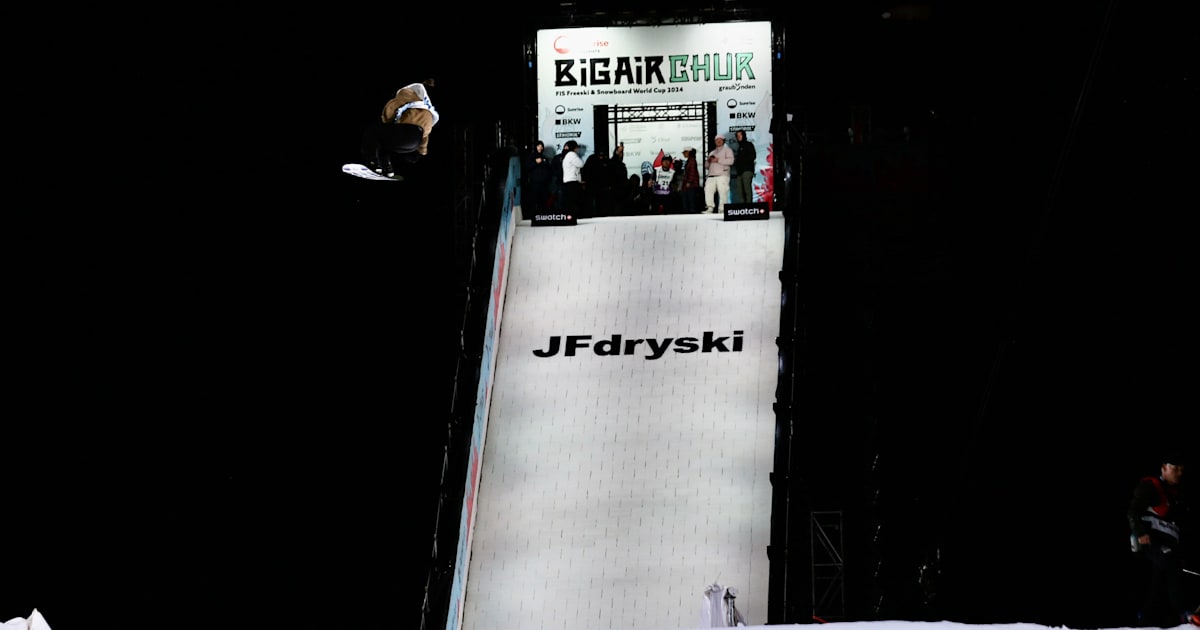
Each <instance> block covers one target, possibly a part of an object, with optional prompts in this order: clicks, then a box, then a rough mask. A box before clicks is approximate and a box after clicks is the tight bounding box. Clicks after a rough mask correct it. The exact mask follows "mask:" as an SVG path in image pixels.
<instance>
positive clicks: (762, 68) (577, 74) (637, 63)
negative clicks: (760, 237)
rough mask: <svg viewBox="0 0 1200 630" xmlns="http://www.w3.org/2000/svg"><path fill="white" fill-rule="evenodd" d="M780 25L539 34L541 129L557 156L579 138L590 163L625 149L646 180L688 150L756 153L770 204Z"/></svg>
mask: <svg viewBox="0 0 1200 630" xmlns="http://www.w3.org/2000/svg"><path fill="white" fill-rule="evenodd" d="M771 66H772V64H771V23H770V22H723V23H713V24H678V25H664V26H627V27H593V28H560V29H547V30H540V31H538V33H537V98H538V114H539V117H538V120H539V129H538V133H539V136H540V139H541V140H542V141H544V142H545V143H546V147H547V149H549V150H551V151H553V152H554V153H558V152H561V151H562V146H563V144H564V143H565V142H566V141H568V140H575V141H576V142H578V143H579V144H580V145H581V147H582V148H583V150H582V151H581V157H583V158H584V159H585V160H586V159H587V157H588V156H589V155H590V154H592V153H595V152H598V151H600V152H604V153H607V154H609V155H611V154H612V152H613V149H614V148H615V147H616V146H617V145H618V144H622V143H623V144H624V145H625V165H626V167H627V168H628V169H629V172H630V174H639V169H642V168H644V165H646V164H653V163H654V161H655V160H656V159H657V158H658V157H659V156H660V151H661V152H662V154H666V155H670V156H673V157H676V158H682V152H683V149H684V148H685V147H694V148H695V149H697V155H698V156H699V157H700V158H701V159H703V156H704V155H705V153H707V152H708V151H709V150H710V149H712V148H713V144H712V137H713V136H715V135H716V134H718V133H720V134H723V135H724V136H725V138H726V142H727V143H728V144H729V146H730V147H731V148H733V149H734V150H736V149H737V145H736V139H735V137H734V132H735V131H739V130H741V131H744V132H745V133H746V139H747V140H749V141H750V142H752V143H754V146H755V147H756V149H757V151H756V153H757V160H756V163H755V169H754V171H755V177H754V188H755V191H756V192H755V197H756V199H755V200H756V201H770V197H769V195H770V192H771V188H772V186H771V183H772V182H771V178H770V175H769V173H768V171H769V167H770V161H771V145H772V138H771V131H770V126H771V112H772V109H773V105H772V100H773V99H772V94H771Z"/></svg>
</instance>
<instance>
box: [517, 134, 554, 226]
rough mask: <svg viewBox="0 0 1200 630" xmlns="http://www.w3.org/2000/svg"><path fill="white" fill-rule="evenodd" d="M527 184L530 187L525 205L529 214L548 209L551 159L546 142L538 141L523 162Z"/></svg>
mask: <svg viewBox="0 0 1200 630" xmlns="http://www.w3.org/2000/svg"><path fill="white" fill-rule="evenodd" d="M522 168H523V169H524V173H523V175H524V178H525V185H526V186H528V187H529V189H528V191H526V194H525V201H524V203H525V206H526V208H525V209H526V210H527V211H528V215H530V216H532V215H533V214H534V213H537V212H541V211H543V210H546V209H547V207H546V206H547V201H548V200H549V198H550V159H549V158H547V157H546V144H545V143H544V142H542V141H541V140H538V141H537V144H536V145H534V147H533V149H531V150H530V151H529V154H528V155H526V156H525V162H524V164H522Z"/></svg>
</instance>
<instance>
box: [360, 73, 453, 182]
mask: <svg viewBox="0 0 1200 630" xmlns="http://www.w3.org/2000/svg"><path fill="white" fill-rule="evenodd" d="M433 85H434V82H433V79H425V80H424V81H422V82H420V83H410V84H408V85H406V86H404V87H402V88H400V89H399V90H396V96H395V97H394V98H392V99H390V100H389V101H388V102H387V103H385V104H384V106H383V111H382V112H380V115H379V120H378V121H376V122H373V123H372V124H370V125H368V126H367V129H366V130H365V131H364V132H363V141H362V153H363V160H364V162H365V163H366V164H367V166H368V167H369V168H370V169H371V170H372V171H374V172H376V173H378V174H380V175H385V176H387V177H395V175H396V171H395V169H394V167H393V165H392V156H393V154H396V155H399V156H400V157H401V158H402V159H404V160H405V161H406V162H409V163H412V162H416V161H417V160H419V159H421V156H423V155H425V154H426V153H427V152H428V149H429V133H430V132H431V131H433V126H434V125H436V124H437V121H438V118H439V116H438V112H437V109H435V108H434V107H433V102H432V101H431V100H430V99H429V90H428V88H431V87H433Z"/></svg>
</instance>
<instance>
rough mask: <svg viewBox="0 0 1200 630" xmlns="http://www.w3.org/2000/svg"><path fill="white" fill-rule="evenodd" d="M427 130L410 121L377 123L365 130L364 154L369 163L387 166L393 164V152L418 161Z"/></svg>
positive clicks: (363, 139) (407, 159)
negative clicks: (422, 140)
mask: <svg viewBox="0 0 1200 630" xmlns="http://www.w3.org/2000/svg"><path fill="white" fill-rule="evenodd" d="M424 136H425V130H424V129H422V128H421V126H420V125H411V124H408V123H375V124H372V125H368V126H367V128H366V129H365V130H364V131H363V138H362V154H363V159H364V160H365V161H367V162H368V163H374V164H377V165H379V166H383V167H385V168H387V167H389V166H390V165H391V156H392V154H399V155H401V156H402V157H403V158H404V159H405V160H406V161H408V162H416V161H417V160H418V159H419V158H420V157H421V154H419V153H417V148H418V147H420V146H421V138H422V137H424Z"/></svg>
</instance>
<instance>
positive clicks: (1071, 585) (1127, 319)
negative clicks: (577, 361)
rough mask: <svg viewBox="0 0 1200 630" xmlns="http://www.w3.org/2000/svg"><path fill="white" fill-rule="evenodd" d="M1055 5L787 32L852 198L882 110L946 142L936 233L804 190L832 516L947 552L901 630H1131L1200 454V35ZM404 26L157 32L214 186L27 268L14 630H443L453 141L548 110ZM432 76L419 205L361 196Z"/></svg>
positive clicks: (505, 73)
mask: <svg viewBox="0 0 1200 630" xmlns="http://www.w3.org/2000/svg"><path fill="white" fill-rule="evenodd" d="M1056 4H1057V6H1056V7H1055V8H1053V9H1050V8H1046V7H1036V8H1035V7H1022V6H1012V5H981V4H972V5H971V6H969V7H963V6H948V7H942V6H934V7H928V5H925V8H930V9H931V13H930V15H929V17H928V19H925V18H923V17H922V16H921V15H920V14H919V12H918V15H916V16H915V17H914V19H908V18H907V14H904V13H903V12H899V13H898V17H896V18H894V19H892V20H887V21H885V20H882V19H881V18H880V17H879V16H880V14H881V13H882V10H883V9H886V8H889V7H888V5H886V4H877V3H851V4H849V5H847V4H845V3H829V6H815V5H810V6H806V7H796V8H795V10H794V12H789V13H788V14H787V16H786V17H784V18H779V19H780V20H782V21H785V22H786V23H787V24H788V55H789V69H788V85H787V94H788V96H789V100H790V102H791V103H792V105H791V109H792V110H793V111H794V112H795V114H796V117H795V120H794V124H795V126H797V127H799V128H801V129H803V130H804V131H806V133H808V134H809V136H810V137H811V138H812V142H813V144H812V149H811V154H806V156H805V158H806V164H805V165H806V170H808V171H810V172H811V173H820V172H825V173H829V174H831V175H838V168H839V166H838V165H839V164H841V162H838V161H837V159H835V158H833V157H830V156H834V155H838V154H837V153H836V151H835V150H834V149H833V147H834V146H835V145H836V144H837V141H836V140H835V138H836V137H837V134H839V133H842V132H843V131H844V129H845V128H846V126H847V121H848V119H849V113H848V112H849V111H850V110H851V108H852V107H854V106H856V105H858V106H861V105H864V104H869V105H870V106H871V108H872V112H873V115H874V117H875V120H876V121H877V125H878V127H879V128H880V129H881V130H882V129H884V128H885V127H889V126H890V128H893V129H894V128H896V127H897V126H898V123H899V122H900V121H906V122H911V126H912V127H913V128H914V129H915V130H916V131H917V132H918V134H919V135H920V136H921V138H922V139H923V141H925V142H927V146H928V153H927V155H928V162H927V165H928V176H929V185H928V189H927V190H928V198H927V199H928V203H926V204H923V205H919V206H917V205H905V204H897V203H896V201H895V199H894V198H890V197H887V196H886V195H882V196H881V195H880V194H879V193H878V192H877V191H871V190H864V191H859V192H862V193H864V194H859V195H856V194H855V190H854V188H853V186H850V187H838V186H834V185H832V184H829V183H828V182H829V181H834V180H832V179H829V180H823V179H820V178H817V177H815V175H809V177H811V178H812V181H811V183H810V181H809V180H806V181H805V186H806V191H807V190H808V189H809V188H808V187H811V190H812V191H813V193H812V194H813V195H814V197H816V198H817V199H820V200H823V202H824V203H823V205H819V206H815V207H816V209H815V210H813V214H812V215H811V216H810V226H811V227H810V229H811V230H812V232H811V234H812V236H811V239H812V240H811V241H810V242H811V243H813V244H814V250H815V251H817V252H820V254H821V255H820V256H814V258H813V259H814V260H816V261H818V262H815V263H814V266H813V268H812V269H811V272H812V275H811V278H812V279H813V281H812V282H811V284H810V285H809V288H810V289H811V293H810V295H809V296H808V298H807V299H808V300H809V302H810V305H811V309H812V320H811V323H812V327H811V334H812V339H811V356H812V357H813V358H812V361H811V368H812V371H813V374H814V379H813V384H812V385H811V386H812V388H813V389H812V400H813V401H814V402H812V403H811V408H810V411H811V413H812V415H813V417H814V419H818V421H816V422H814V426H815V427H816V428H811V429H806V430H805V433H806V435H807V437H809V438H811V442H810V443H809V445H808V446H806V449H808V451H807V453H808V455H810V457H811V461H813V462H815V463H814V464H813V466H818V465H819V466H820V467H821V468H820V470H819V471H816V470H814V471H813V473H812V474H813V477H814V480H827V481H828V483H826V484H823V485H820V484H818V485H820V487H819V488H817V489H815V490H814V491H813V492H814V500H815V502H816V503H821V502H822V501H825V502H828V503H833V504H836V503H839V502H840V501H841V500H840V499H838V498H836V496H842V497H843V498H844V496H848V495H853V494H859V493H862V492H864V488H866V487H867V486H868V484H869V483H873V482H872V481H871V478H872V477H873V476H876V477H883V478H884V479H885V481H884V482H883V483H882V485H883V486H884V487H885V488H888V489H890V490H891V495H889V496H898V497H902V499H901V501H902V502H903V505H902V506H900V507H896V508H893V512H892V513H894V514H905V515H911V517H910V518H903V519H901V518H898V517H890V520H889V519H885V521H886V522H887V523H888V526H889V528H891V531H903V532H907V535H908V536H911V537H912V538H911V540H916V541H920V544H927V543H928V542H929V541H935V542H938V543H940V544H942V545H944V547H945V548H946V549H947V550H948V552H947V557H945V558H943V565H944V569H945V571H946V575H947V579H946V580H945V584H944V585H943V586H942V588H941V595H940V598H941V600H940V601H939V602H938V604H937V606H934V607H932V608H930V607H926V608H919V609H888V608H886V607H885V609H884V613H883V615H884V616H885V617H891V618H922V617H929V616H933V617H938V616H946V617H949V618H954V619H959V620H963V621H970V622H974V623H990V622H1009V621H1028V622H1037V623H1046V624H1068V625H1074V626H1079V625H1096V626H1119V625H1129V622H1130V619H1129V618H1128V617H1127V615H1128V613H1129V606H1130V605H1131V604H1130V594H1129V584H1128V581H1129V573H1128V569H1129V566H1128V565H1129V564H1130V562H1129V561H1130V558H1129V557H1128V556H1129V554H1128V552H1127V550H1126V547H1125V545H1126V538H1125V531H1124V527H1125V525H1124V508H1125V503H1126V501H1127V499H1128V496H1129V492H1130V490H1131V489H1132V485H1133V484H1134V483H1135V482H1136V480H1137V478H1138V477H1139V476H1140V475H1143V474H1149V473H1152V472H1154V471H1156V470H1157V461H1156V456H1157V453H1158V452H1159V451H1160V450H1161V449H1162V448H1163V447H1165V446H1172V445H1173V446H1178V445H1191V444H1193V443H1194V441H1195V426H1196V423H1195V421H1194V417H1195V413H1194V410H1193V409H1192V407H1193V405H1192V403H1193V401H1194V394H1193V392H1192V388H1193V385H1194V382H1195V378H1194V358H1193V349H1194V338H1195V333H1194V319H1195V318H1194V316H1193V315H1194V312H1195V311H1194V307H1193V306H1191V303H1192V301H1193V298H1192V294H1194V292H1195V291H1194V289H1193V288H1192V287H1193V286H1194V284H1195V283H1194V281H1193V279H1192V273H1191V271H1192V268H1193V265H1192V262H1193V260H1194V254H1193V252H1194V246H1193V243H1192V234H1193V232H1192V231H1191V230H1190V229H1189V227H1190V224H1191V223H1192V221H1191V215H1192V214H1193V213H1194V210H1193V209H1192V206H1193V205H1194V203H1193V200H1194V198H1195V194H1194V191H1193V190H1192V188H1193V187H1194V186H1193V185H1192V182H1193V181H1194V172H1195V166H1196V160H1195V158H1194V157H1193V156H1194V153H1195V146H1196V145H1195V125H1196V121H1195V112H1196V111H1197V108H1196V87H1195V83H1196V76H1197V75H1196V74H1195V72H1194V70H1195V62H1194V59H1193V58H1194V56H1195V55H1194V51H1195V43H1196V37H1195V35H1194V33H1193V30H1194V29H1193V27H1192V25H1193V24H1194V21H1193V20H1192V18H1193V17H1194V9H1191V8H1179V7H1171V8H1167V7H1165V6H1157V5H1155V6H1143V5H1137V6H1134V5H1133V4H1132V3H1124V4H1122V3H1116V2H1114V3H1111V4H1104V3H1097V2H1073V3H1067V4H1066V5H1063V4H1062V3H1056ZM659 8H660V9H662V10H666V9H668V8H669V7H666V6H663V7H659ZM918 8H920V7H918ZM513 10H516V7H514V8H513ZM397 11H398V10H397V9H385V8H379V9H374V8H368V9H363V10H361V11H355V12H350V11H349V10H348V9H338V10H334V9H328V10H319V11H313V10H311V9H308V10H300V12H299V13H297V10H296V9H282V8H281V9H280V10H279V12H278V13H272V14H269V15H259V14H255V15H253V16H250V15H241V14H236V13H228V14H221V15H220V16H219V17H216V16H208V17H209V19H205V20H203V21H197V23H196V26H197V28H196V29H194V31H192V30H189V29H163V30H161V31H157V32H155V33H154V35H155V37H154V38H153V41H155V42H159V41H162V42H168V41H169V42H171V43H172V44H173V45H178V46H177V48H179V49H182V50H181V51H180V64H179V65H178V66H175V67H174V69H173V70H172V71H169V72H165V73H164V74H163V76H164V77H165V79H164V80H163V81H162V82H161V83H160V84H159V85H161V86H162V87H163V88H164V92H163V94H162V95H160V97H165V98H159V99H157V100H156V101H154V102H152V103H141V104H140V109H139V111H141V110H142V109H144V110H147V111H150V110H153V111H155V112H156V113H159V114H161V113H162V112H161V111H158V110H166V115H164V116H162V118H161V120H160V118H159V117H158V116H155V117H154V118H153V120H155V122H154V123H153V125H152V127H153V128H154V129H155V130H157V131H158V132H160V134H161V137H158V139H157V140H154V141H153V142H157V143H159V146H158V147H156V148H155V149H154V151H153V152H151V153H148V154H147V156H146V157H145V159H146V160H147V161H149V162H150V163H151V164H152V166H153V168H155V169H162V171H163V172H167V173H172V174H174V175H175V176H177V177H174V178H172V179H170V180H168V181H170V182H172V183H171V184H169V185H166V186H163V185H161V184H160V185H155V186H153V187H141V188H131V189H130V193H131V196H133V193H134V192H135V191H136V195H137V196H138V197H140V198H142V199H149V200H150V201H151V203H152V205H154V206H156V207H155V208H154V213H153V214H151V215H148V216H147V217H145V218H143V217H139V218H138V219H136V220H132V219H130V218H123V217H121V216H116V214H105V219H106V221H105V225H104V226H103V227H104V230H103V234H105V238H104V239H103V240H104V243H103V245H100V244H98V243H97V242H96V240H97V239H96V238H94V236H95V235H96V234H99V233H100V232H91V231H90V230H89V229H87V228H84V229H71V230H64V229H63V228H64V226H63V225H62V224H60V223H56V222H54V221H52V220H51V221H46V224H45V225H39V226H38V228H37V229H36V230H31V231H30V232H29V233H28V235H25V234H22V236H21V238H19V239H17V240H18V241H19V242H18V243H14V245H15V246H14V248H13V249H12V250H11V251H12V252H13V253H14V256H13V268H12V272H13V273H12V274H11V280H12V282H11V284H10V287H9V289H10V293H9V295H10V300H11V302H10V304H12V305H13V307H12V310H13V311H14V314H15V315H16V317H14V319H13V320H12V323H11V325H10V335H9V340H10V341H9V344H8V346H9V348H10V349H11V353H9V356H10V361H11V365H12V367H13V369H12V370H11V372H10V376H9V378H8V379H7V381H8V382H7V384H8V388H7V389H8V391H9V392H10V396H9V403H10V404H9V405H8V407H9V409H10V413H9V414H6V415H7V416H8V417H7V418H6V420H5V421H4V426H5V430H4V436H5V437H4V440H3V444H4V446H5V454H6V456H7V457H6V466H5V467H6V471H7V472H6V474H5V475H4V482H3V491H4V492H3V495H4V500H5V506H6V509H5V511H4V514H5V517H4V520H5V524H4V532H5V535H4V536H3V538H4V540H5V544H4V548H5V553H4V554H3V558H4V567H5V572H4V577H3V580H2V581H0V619H8V618H10V617H14V616H25V615H28V614H29V612H30V610H32V609H33V608H35V607H36V608H38V609H39V610H41V611H42V612H43V613H44V614H45V615H46V617H47V619H48V621H49V622H50V624H51V625H52V627H54V628H55V629H56V630H69V629H70V628H101V627H129V626H131V625H136V626H154V627H185V626H186V627H191V626H196V627H200V626H206V627H212V626H216V625H242V623H241V622H239V621H237V620H238V619H239V618H243V617H253V618H256V619H259V620H262V621H264V622H265V625H264V626H263V627H279V628H283V627H290V628H310V627H311V628H317V627H320V628H325V629H333V628H356V629H364V628H416V627H418V623H419V618H420V605H421V599H422V590H423V588H424V585H425V580H426V577H427V571H428V564H427V561H428V558H429V556H430V552H431V548H432V532H433V527H434V523H433V518H434V514H435V506H436V497H437V483H438V479H439V478H440V470H439V467H440V463H441V461H442V449H443V448H444V443H445V440H444V438H445V435H446V428H445V427H446V421H447V419H448V418H447V415H448V411H449V404H450V400H451V396H452V392H451V387H452V385H451V382H452V375H453V367H454V360H455V358H456V355H457V348H458V346H457V342H458V340H457V337H456V335H457V326H458V325H459V323H461V313H460V311H459V309H460V307H461V299H462V295H461V291H460V287H461V277H460V275H459V273H460V269H459V267H458V264H457V260H456V259H455V254H456V253H457V252H460V251H461V247H462V243H460V242H456V240H455V239H456V238H457V237H456V233H455V225H454V219H453V217H452V216H451V215H450V213H446V212H437V211H434V212H422V211H421V210H422V209H424V208H431V209H434V210H436V209H437V208H439V207H440V206H439V203H440V200H442V199H444V198H445V196H446V195H445V191H446V190H447V188H448V187H451V186H454V185H455V181H456V178H455V169H456V164H457V162H456V157H457V156H454V155H448V154H447V153H445V152H442V150H443V149H444V148H445V147H447V146H452V145H451V143H450V142H439V140H441V138H442V137H446V136H447V135H449V130H450V129H460V128H471V129H474V130H476V131H475V133H477V134H480V135H482V134H487V133H488V131H489V126H488V123H489V121H491V120H494V119H496V118H499V117H502V116H505V115H508V114H509V113H511V112H512V111H513V109H512V108H513V107H516V106H518V105H519V104H520V103H521V102H522V98H523V96H522V94H523V92H522V86H521V80H522V79H521V59H520V54H521V51H520V43H521V40H522V36H523V35H524V34H525V33H526V30H527V29H528V28H532V23H525V24H523V23H520V22H513V21H512V20H513V14H512V13H507V12H498V13H497V14H496V15H480V16H476V19H475V20H473V21H472V23H471V24H464V23H463V21H461V20H459V19H457V16H440V15H439V16H429V17H427V18H426V19H424V20H418V19H415V18H414V19H409V18H407V17H403V16H401V15H397ZM506 11H507V10H506ZM522 11H525V9H522ZM532 11H533V13H529V12H526V13H523V14H522V15H527V16H528V15H538V14H541V15H545V16H546V19H547V21H548V22H549V23H560V22H559V20H560V16H559V15H556V14H554V12H553V11H552V10H551V9H548V8H543V7H536V8H535V9H532ZM901 16H904V17H903V18H902V17H901ZM500 25H503V26H500ZM181 30H188V32H189V33H190V34H189V35H188V36H187V37H186V38H182V39H181V40H180V41H172V40H175V39H176V37H175V36H176V35H178V33H179V32H180V31H181ZM427 74H431V75H434V76H435V77H436V78H437V81H438V86H437V87H436V88H435V91H434V93H433V95H434V100H435V103H436V104H437V106H438V108H439V110H440V111H441V113H442V116H443V122H441V123H439V127H438V129H437V130H435V133H434V135H433V139H432V141H431V155H430V158H429V159H428V160H426V161H425V162H424V163H422V164H421V165H420V167H419V169H420V170H419V171H417V172H416V173H414V175H416V176H417V177H415V178H414V179H415V180H416V181H415V182H414V183H413V184H412V185H408V184H402V185H399V186H396V187H395V188H394V189H388V190H387V191H383V190H382V189H379V188H378V186H391V184H374V183H371V182H358V181H357V180H351V178H349V177H346V176H344V175H342V174H340V173H338V172H337V171H338V169H339V167H340V165H341V164H342V163H344V162H347V161H355V160H356V159H357V157H358V156H357V142H358V134H359V133H360V131H361V129H362V125H363V124H365V122H366V120H368V119H369V117H370V116H373V115H374V113H375V111H376V110H377V109H378V108H379V106H380V105H381V104H382V102H383V101H385V100H386V99H387V98H388V97H389V96H391V95H392V94H393V93H394V91H395V89H396V88H397V87H399V86H400V85H403V84H404V83H408V82H411V81H413V80H419V79H420V78H421V77H422V76H424V75H427ZM180 112H187V113H186V114H182V113H180ZM147 120H149V118H148V119H147ZM443 130H444V131H443ZM180 144H183V145H184V146H183V147H180V146H179V145H180ZM164 145H165V146H167V147H172V148H171V150H170V151H167V152H166V153H167V154H168V155H167V156H163V155H162V153H161V149H162V146H164ZM439 145H440V146H439ZM248 167H249V168H248ZM823 169H824V170H823ZM363 184H367V185H371V186H376V188H374V189H368V188H364V186H363ZM806 194H807V193H806ZM864 195H865V198H868V199H870V202H869V203H866V204H863V203H861V199H862V198H864ZM872 195H875V196H874V197H872ZM881 204H882V205H883V206H886V207H888V208H891V209H893V210H896V211H895V212H892V213H879V212H877V211H875V212H872V211H869V210H864V208H867V207H870V206H872V205H874V206H876V207H879V206H880V205H881ZM914 208H917V210H919V211H914ZM839 209H840V210H844V212H841V213H839V212H837V211H838V210H839ZM72 227H74V226H72ZM65 231H69V232H71V233H70V234H65V233H64V232H65ZM875 454H881V455H882V460H881V463H879V464H878V466H879V467H878V468H876V469H875V470H876V472H871V470H872V469H871V466H870V462H871V459H872V457H873V456H874V455H875ZM835 479H836V480H840V481H837V482H835V481H834V480H835ZM874 483H878V479H876V480H875V482H874ZM822 488H823V489H822ZM824 494H829V495H836V496H835V497H826V496H823V495H824ZM844 502H845V503H847V504H855V505H857V503H855V502H854V501H851V500H845V501H844ZM818 507H819V506H818ZM850 512H851V513H853V509H851V510H850ZM453 517H454V518H457V515H454V516H453ZM900 544H904V543H900ZM851 561H852V563H854V564H853V566H857V567H864V566H866V561H865V560H864V559H863V558H861V557H860V558H858V559H853V558H852V559H851ZM852 577H853V576H852ZM897 579H899V578H897ZM865 582H866V580H863V579H858V580H853V579H852V580H851V582H850V584H851V586H852V588H859V587H860V586H861V591H860V592H851V593H849V595H850V597H851V598H852V599H854V600H856V601H861V602H862V605H863V610H868V609H869V607H870V604H871V602H870V601H869V599H870V598H869V596H868V595H867V594H866V593H867V591H868V590H869V588H868V587H866V586H862V585H863V584H865ZM863 618H869V615H867V613H864V615H863Z"/></svg>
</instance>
